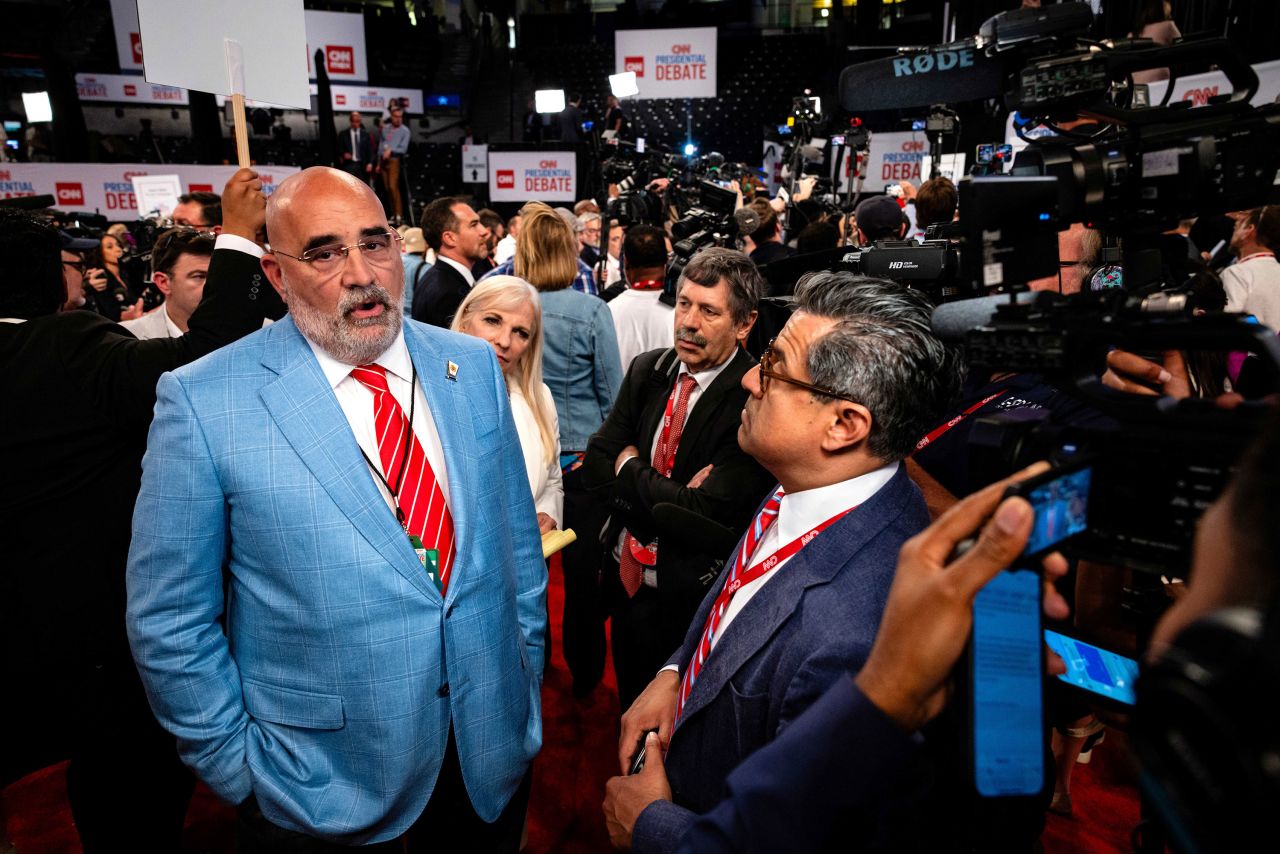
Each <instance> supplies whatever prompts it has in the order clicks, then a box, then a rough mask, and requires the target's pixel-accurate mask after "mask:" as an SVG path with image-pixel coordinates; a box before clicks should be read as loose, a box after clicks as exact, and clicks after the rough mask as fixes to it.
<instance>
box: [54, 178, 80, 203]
mask: <svg viewBox="0 0 1280 854" xmlns="http://www.w3.org/2000/svg"><path fill="white" fill-rule="evenodd" d="M54 195H55V196H56V197H57V199H58V204H60V205H83V204H84V185H83V184H79V183H76V184H63V183H62V182H58V183H56V184H54Z"/></svg>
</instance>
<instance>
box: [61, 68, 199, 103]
mask: <svg viewBox="0 0 1280 854" xmlns="http://www.w3.org/2000/svg"><path fill="white" fill-rule="evenodd" d="M76 92H78V93H79V94H80V100H81V101H110V102H113V103H125V104H159V105H163V106H185V105H186V104H187V101H188V99H187V90H186V89H179V88H178V87H177V86H163V85H161V84H159V83H148V82H147V81H146V80H143V79H142V78H141V77H138V76H137V75H135V74H77V75H76Z"/></svg>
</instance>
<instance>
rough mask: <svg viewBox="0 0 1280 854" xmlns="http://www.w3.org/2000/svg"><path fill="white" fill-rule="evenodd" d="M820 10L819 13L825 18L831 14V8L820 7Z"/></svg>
mask: <svg viewBox="0 0 1280 854" xmlns="http://www.w3.org/2000/svg"><path fill="white" fill-rule="evenodd" d="M818 12H819V14H820V15H822V17H824V18H825V17H827V16H828V15H830V14H831V10H830V9H820V10H818Z"/></svg>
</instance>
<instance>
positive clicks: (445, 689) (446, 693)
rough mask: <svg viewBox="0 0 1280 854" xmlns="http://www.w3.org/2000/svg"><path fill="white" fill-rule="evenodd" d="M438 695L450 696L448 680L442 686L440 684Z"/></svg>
mask: <svg viewBox="0 0 1280 854" xmlns="http://www.w3.org/2000/svg"><path fill="white" fill-rule="evenodd" d="M436 696H438V697H447V696H449V683H448V682H446V683H444V684H443V685H441V686H440V690H439V691H436Z"/></svg>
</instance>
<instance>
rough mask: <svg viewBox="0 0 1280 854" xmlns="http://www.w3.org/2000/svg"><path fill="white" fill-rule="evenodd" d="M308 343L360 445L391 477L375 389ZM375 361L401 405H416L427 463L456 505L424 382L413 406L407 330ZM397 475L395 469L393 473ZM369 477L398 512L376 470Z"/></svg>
mask: <svg viewBox="0 0 1280 854" xmlns="http://www.w3.org/2000/svg"><path fill="white" fill-rule="evenodd" d="M307 343H308V344H309V345H311V352H313V353H315V354H316V360H317V361H318V362H319V363H320V370H321V371H323V372H324V376H325V379H327V380H328V381H329V385H330V386H331V387H332V388H333V393H334V396H336V397H337V398H338V405H339V406H341V407H342V413H343V414H344V415H346V416H347V423H348V424H350V425H351V432H352V433H353V434H355V437H356V444H358V445H359V446H360V450H362V451H364V454H365V456H366V457H368V458H369V462H370V463H372V464H373V465H374V466H375V467H376V468H377V470H378V472H379V473H380V474H381V475H382V476H383V477H387V473H386V472H384V471H383V470H382V455H381V454H379V453H378V436H377V430H376V429H375V427H374V420H373V392H371V391H369V389H367V388H366V387H365V386H364V384H363V383H361V382H360V381H359V380H357V379H356V378H355V377H353V376H351V369H352V368H353V367H355V366H354V365H348V364H345V363H344V362H339V361H338V360H337V359H335V358H333V357H332V356H330V355H329V354H328V353H326V352H325V351H324V350H322V349H321V348H320V347H318V346H316V344H315V343H314V342H313V341H311V340H310V339H307ZM374 363H375V364H378V365H381V366H382V367H384V368H386V371H387V388H388V389H390V390H391V396H392V397H394V398H395V399H396V402H397V403H399V404H400V408H401V409H403V410H404V412H405V414H406V415H408V414H409V411H410V409H411V408H412V410H413V434H414V435H415V436H417V437H418V442H419V443H421V445H422V450H423V451H424V452H425V453H426V455H427V462H428V463H430V464H431V470H432V472H434V473H435V476H436V482H437V483H439V484H440V490H441V491H442V492H443V493H444V501H445V504H446V505H448V506H450V507H452V505H453V502H452V501H450V500H449V478H448V476H447V472H446V470H445V466H444V446H443V445H441V444H440V434H439V432H438V431H437V430H436V422H435V420H434V419H433V418H432V415H431V408H430V407H429V406H428V405H427V398H426V396H425V395H423V393H422V383H421V382H419V383H417V384H416V385H415V386H414V387H413V390H412V394H413V398H414V400H415V401H416V402H415V403H413V405H412V407H411V406H410V399H409V395H410V386H409V384H410V382H411V379H412V377H413V361H412V360H411V359H410V358H409V348H408V347H407V346H406V345H405V343H404V332H403V331H401V332H400V334H399V335H397V336H396V340H395V341H393V342H391V346H390V347H388V348H387V349H386V350H384V351H383V353H382V355H381V356H379V357H378V358H377V359H375V360H374ZM394 474H395V473H394V472H392V475H394ZM369 477H371V478H373V480H374V482H375V483H377V484H378V491H379V492H381V493H382V497H383V499H384V500H385V501H386V502H387V507H389V508H390V509H391V512H392V513H394V512H395V508H396V505H395V496H393V495H392V494H391V491H390V490H388V489H387V486H386V484H385V483H383V482H382V480H381V479H380V478H378V477H377V476H376V475H374V474H373V473H372V472H370V473H369Z"/></svg>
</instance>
